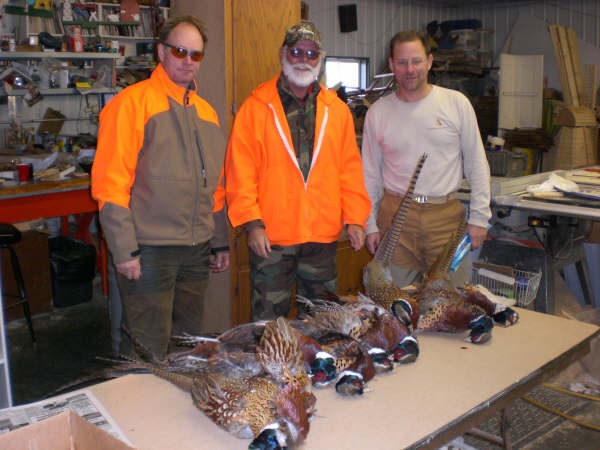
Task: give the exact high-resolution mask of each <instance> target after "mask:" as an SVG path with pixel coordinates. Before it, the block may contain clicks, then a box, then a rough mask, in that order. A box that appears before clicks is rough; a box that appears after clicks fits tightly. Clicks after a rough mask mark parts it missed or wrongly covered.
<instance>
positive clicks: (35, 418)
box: [0, 390, 133, 447]
mask: <svg viewBox="0 0 600 450" xmlns="http://www.w3.org/2000/svg"><path fill="white" fill-rule="evenodd" d="M69 409H70V410H71V411H74V412H76V413H77V414H79V415H80V416H81V417H83V418H84V419H87V420H88V421H89V422H90V423H92V424H94V425H96V426H98V427H100V428H101V429H103V430H104V431H106V432H107V433H109V434H111V435H113V436H114V437H116V438H117V439H120V440H122V441H123V442H125V443H126V444H127V445H130V446H132V447H133V444H132V443H131V441H129V439H127V436H125V433H123V430H121V428H120V427H119V425H118V424H117V422H116V421H115V420H114V419H113V418H112V417H111V415H110V414H109V413H108V411H107V410H106V409H105V408H104V406H103V405H102V403H100V400H98V398H97V397H96V396H95V395H94V394H93V393H92V392H91V391H89V390H84V391H78V392H72V393H69V394H65V395H60V396H57V397H51V398H49V399H46V400H41V401H39V402H35V403H27V404H25V405H19V406H13V407H12V408H5V409H0V424H2V426H1V427H0V434H4V433H8V432H9V431H12V430H15V429H17V428H21V427H24V426H26V425H30V424H32V423H36V422H40V421H42V420H44V419H47V418H48V417H52V416H55V415H57V414H60V413H62V412H63V411H67V410H69Z"/></svg>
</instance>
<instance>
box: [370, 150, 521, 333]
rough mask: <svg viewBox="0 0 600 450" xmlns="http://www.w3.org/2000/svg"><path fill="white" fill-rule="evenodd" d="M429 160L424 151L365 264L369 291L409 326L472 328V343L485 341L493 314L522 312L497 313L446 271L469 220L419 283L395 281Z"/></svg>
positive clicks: (507, 319) (505, 315)
mask: <svg viewBox="0 0 600 450" xmlns="http://www.w3.org/2000/svg"><path fill="white" fill-rule="evenodd" d="M425 159H426V155H423V156H422V157H421V159H420V160H419V163H418V164H417V166H416V167H415V170H414V172H413V176H412V178H411V180H410V184H409V188H408V189H407V192H406V195H405V196H404V198H403V200H402V203H401V205H400V207H399V208H398V212H397V213H396V215H395V217H394V220H393V223H392V227H391V228H390V229H389V230H387V232H386V233H385V235H384V237H383V239H382V241H381V244H380V245H379V247H378V249H377V252H376V253H375V255H374V258H373V260H372V261H371V262H369V264H368V265H367V267H366V268H365V271H364V273H363V280H364V284H365V287H366V291H367V294H368V295H369V296H370V297H371V298H373V300H374V301H376V302H377V303H379V304H381V305H382V306H384V307H385V308H386V309H389V310H390V311H391V312H392V313H393V314H394V315H395V316H396V317H397V318H399V319H400V320H402V321H403V322H404V323H406V324H407V325H409V326H412V327H415V328H417V329H419V330H436V331H462V330H467V329H470V330H471V333H470V336H469V339H470V340H471V342H473V343H482V342H485V341H487V340H488V339H489V338H490V336H491V329H492V327H493V320H492V318H491V317H492V316H493V317H496V318H497V319H498V320H503V321H504V323H506V324H513V323H515V322H516V321H517V320H518V315H517V314H516V312H515V311H513V310H512V309H510V308H508V309H506V310H505V311H502V312H497V311H496V305H495V304H494V303H492V302H491V301H490V300H489V299H488V298H487V297H485V296H483V295H477V294H475V292H474V289H473V288H472V287H467V288H465V289H463V290H462V291H461V292H459V291H457V290H456V289H455V288H454V286H453V285H452V283H451V282H450V278H449V275H448V270H449V267H450V263H451V260H452V257H453V255H454V252H455V251H456V248H457V246H458V243H459V242H460V240H461V238H462V236H463V235H464V232H465V230H466V222H464V221H463V222H461V223H460V225H459V227H458V229H457V231H456V232H455V233H454V234H453V236H452V237H451V238H450V240H449V241H448V242H447V244H446V245H445V247H444V249H443V250H442V252H441V253H440V255H438V257H437V258H436V261H435V262H434V263H433V264H432V266H431V267H430V269H429V270H428V271H427V273H425V274H424V276H423V281H422V282H421V284H420V285H419V286H416V287H408V288H399V287H397V286H395V285H394V284H393V282H392V276H391V271H390V269H389V267H390V262H391V260H392V256H393V254H394V252H395V250H396V247H397V243H398V239H399V236H400V233H401V231H402V226H403V224H404V220H405V217H406V214H407V211H408V207H409V205H410V202H411V201H412V196H413V192H414V185H415V184H416V180H417V178H418V175H419V172H420V170H421V168H422V166H423V163H424V162H425ZM495 314H498V315H495Z"/></svg>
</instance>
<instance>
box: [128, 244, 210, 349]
mask: <svg viewBox="0 0 600 450" xmlns="http://www.w3.org/2000/svg"><path fill="white" fill-rule="evenodd" d="M140 252H141V253H140V265H141V269H142V276H141V278H140V279H139V280H128V279H127V278H125V277H124V276H122V275H121V274H118V282H119V290H120V292H121V299H122V303H123V317H122V323H124V324H125V325H126V326H127V328H128V329H129V331H130V332H131V333H132V334H133V335H134V336H135V338H136V339H138V340H139V341H140V342H141V343H142V344H143V345H144V346H145V347H146V348H147V349H149V350H150V352H152V353H153V354H154V355H155V356H156V357H157V358H159V359H162V358H164V356H165V354H166V352H167V348H168V345H169V340H170V338H171V334H180V333H182V332H187V333H192V334H200V333H201V332H202V330H201V329H200V324H201V319H202V314H203V306H204V293H205V292H206V288H207V286H208V277H209V266H208V258H209V255H210V244H209V243H208V242H206V243H204V244H199V245H195V246H140ZM121 352H122V353H124V354H127V355H133V353H134V349H133V346H132V342H131V339H130V338H129V336H127V335H126V334H125V333H122V335H121Z"/></svg>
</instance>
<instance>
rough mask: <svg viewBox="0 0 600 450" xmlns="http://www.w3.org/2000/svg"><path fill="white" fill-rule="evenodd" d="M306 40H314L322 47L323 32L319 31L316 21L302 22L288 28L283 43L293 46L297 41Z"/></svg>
mask: <svg viewBox="0 0 600 450" xmlns="http://www.w3.org/2000/svg"><path fill="white" fill-rule="evenodd" d="M304 40H308V41H313V42H314V43H315V44H317V45H318V46H319V48H321V33H319V30H317V27H316V26H315V24H314V23H312V22H301V23H297V24H296V25H293V26H291V27H290V28H288V30H287V31H286V32H285V39H284V40H283V45H284V46H287V47H291V46H293V45H296V43H297V42H299V41H304Z"/></svg>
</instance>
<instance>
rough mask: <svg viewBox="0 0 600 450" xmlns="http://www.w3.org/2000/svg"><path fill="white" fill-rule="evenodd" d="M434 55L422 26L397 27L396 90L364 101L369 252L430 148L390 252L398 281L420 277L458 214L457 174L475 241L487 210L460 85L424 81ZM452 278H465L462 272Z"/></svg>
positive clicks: (473, 124)
mask: <svg viewBox="0 0 600 450" xmlns="http://www.w3.org/2000/svg"><path fill="white" fill-rule="evenodd" d="M432 62H433V56H432V54H431V50H430V49H429V47H428V46H427V43H426V40H425V37H424V36H423V35H422V34H421V33H420V32H416V31H404V32H400V33H398V34H396V35H395V36H394V37H393V38H392V40H391V42H390V58H389V67H390V70H391V71H392V72H393V73H394V76H395V78H396V81H397V85H398V89H397V91H396V92H395V93H393V94H390V95H388V96H386V97H384V98H382V99H380V100H378V101H377V102H376V103H375V104H373V106H371V108H369V111H368V112H367V116H366V119H365V125H364V131H363V144H362V157H363V168H364V175H365V184H366V187H367V191H368V193H369V197H370V198H371V203H372V205H373V206H372V209H371V215H370V217H369V220H368V221H367V238H366V245H367V248H368V249H369V251H370V252H371V253H374V252H375V250H376V248H377V246H378V245H379V242H380V240H381V237H382V236H383V234H384V233H385V231H386V230H387V229H388V228H389V226H390V225H391V222H392V219H393V216H394V215H395V213H396V211H397V210H398V206H399V204H400V201H401V199H402V197H403V195H404V193H405V191H406V189H407V188H408V183H409V180H410V177H411V175H412V172H413V170H414V167H415V166H416V164H417V161H418V159H419V157H420V156H421V155H422V154H423V153H427V154H428V158H427V160H426V162H425V165H424V167H423V169H422V171H421V174H420V176H419V179H418V181H417V184H416V186H415V198H414V200H413V202H412V203H411V206H410V209H409V212H408V215H407V218H406V222H405V224H404V227H403V231H402V235H401V237H400V242H399V245H398V249H397V250H396V252H395V254H394V258H393V263H394V264H393V266H392V274H393V277H394V282H395V283H396V284H397V285H399V286H404V285H407V284H410V283H412V282H415V281H418V279H419V277H420V274H421V273H422V272H423V271H425V270H427V269H428V268H429V266H430V265H431V264H432V262H433V261H434V260H435V258H436V257H437V255H438V254H439V253H440V251H441V250H442V248H443V246H444V245H445V244H446V242H447V241H448V239H449V238H450V236H451V235H452V233H453V232H454V231H455V230H456V229H457V227H458V224H459V223H460V222H461V220H462V219H463V218H464V214H465V211H464V207H463V206H462V204H461V202H460V200H458V198H457V191H458V189H459V188H460V185H461V183H462V178H463V175H464V176H465V177H466V179H467V181H468V183H469V185H470V187H471V197H470V203H469V209H468V226H467V233H468V234H469V235H470V237H471V241H472V247H473V248H477V247H479V246H480V245H481V244H482V243H483V241H484V239H485V237H486V234H487V222H488V220H489V218H490V217H491V211H490V206H489V204H490V170H489V166H488V163H487V159H486V156H485V152H484V149H483V143H482V142H481V137H480V134H479V129H478V126H477V119H476V117H475V112H474V110H473V107H472V106H471V104H470V103H469V100H468V99H467V98H466V97H465V96H464V95H463V94H461V93H460V92H458V91H454V90H451V89H445V88H442V87H439V86H434V85H431V84H429V83H428V81H427V74H428V72H429V70H430V69H431V64H432ZM458 278H460V279H461V281H466V279H464V278H465V275H464V274H463V275H462V276H461V277H458ZM454 279H455V281H457V279H456V278H454Z"/></svg>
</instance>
